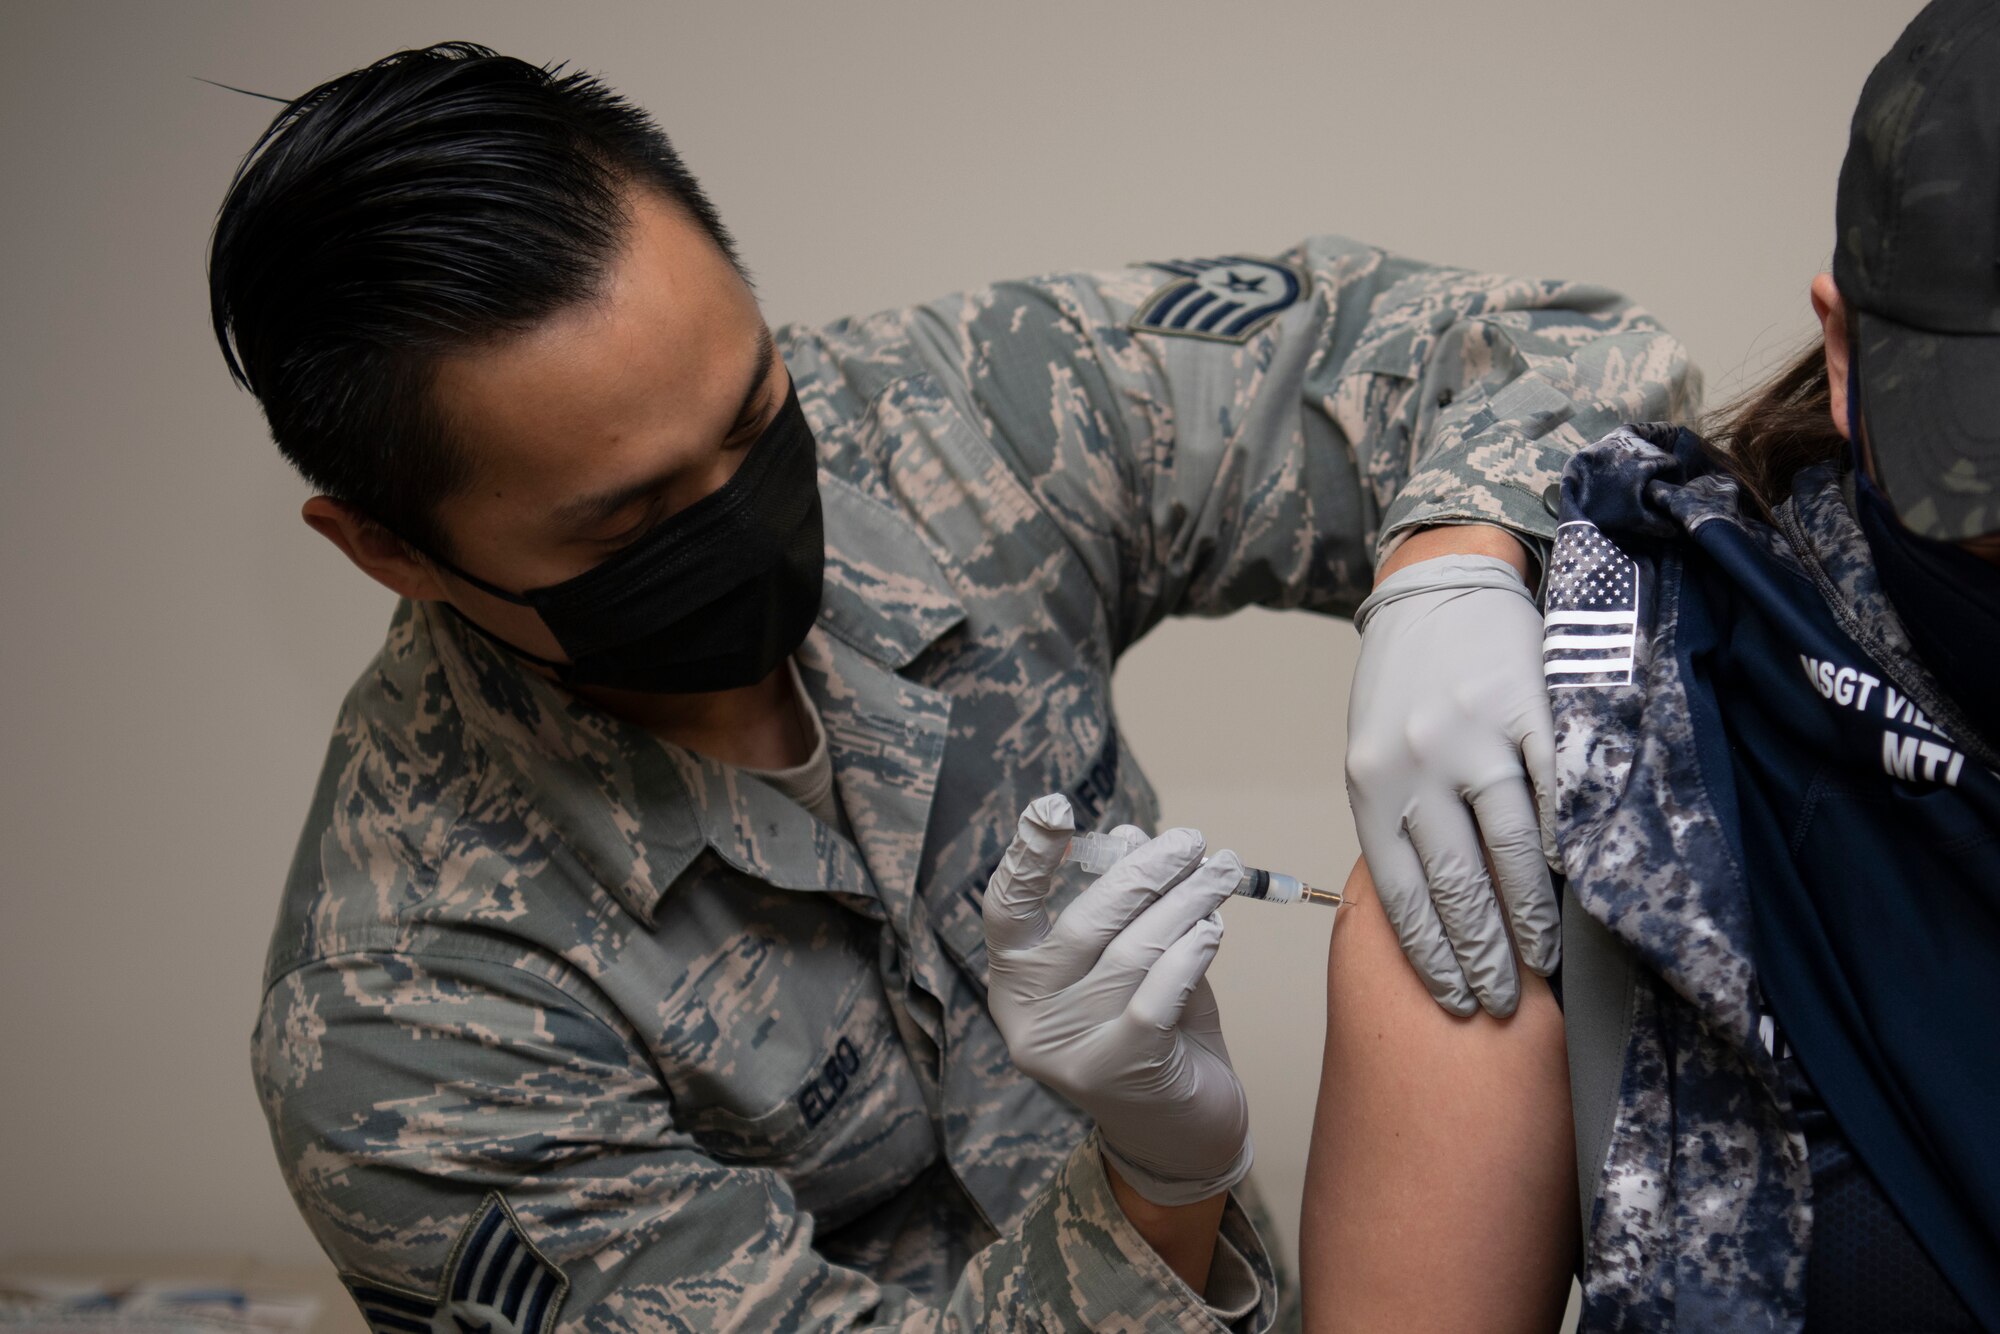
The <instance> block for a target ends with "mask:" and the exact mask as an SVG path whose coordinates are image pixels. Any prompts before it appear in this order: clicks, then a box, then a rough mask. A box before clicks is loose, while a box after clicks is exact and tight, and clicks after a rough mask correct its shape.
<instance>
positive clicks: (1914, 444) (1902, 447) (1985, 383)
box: [1833, 0, 2000, 539]
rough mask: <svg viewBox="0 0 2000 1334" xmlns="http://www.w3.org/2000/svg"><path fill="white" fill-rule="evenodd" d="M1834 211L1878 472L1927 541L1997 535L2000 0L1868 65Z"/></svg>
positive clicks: (1928, 12) (1950, 11) (1906, 41)
mask: <svg viewBox="0 0 2000 1334" xmlns="http://www.w3.org/2000/svg"><path fill="white" fill-rule="evenodd" d="M1836 217H1837V221H1838V229H1839V237H1838V243H1837V245H1836V248H1835V252H1834V261H1833V275H1834V280H1835V282H1837V283H1838V284H1839V286H1840V291H1841V294H1842V296H1843V297H1844V298H1845V299H1846V302H1847V304H1848V307H1849V309H1850V311H1851V312H1852V317H1853V321H1854V349H1855V355H1856V356H1857V357H1858V358H1859V375H1860V403H1861V407H1862V409H1863V411H1864V413H1865V420H1866V421H1867V424H1868V444H1869V449H1870V452H1871V454H1872V455H1873V459H1874V473H1875V480H1876V481H1877V483H1879V484H1880V485H1881V487H1882V489H1883V490H1885V491H1886V492H1888V494H1889V498H1890V500H1891V502H1892V503H1893V504H1894V505H1895V507H1896V512H1897V514H1898V516H1899V517H1901V518H1902V520H1903V522H1904V523H1905V524H1906V525H1907V526H1908V527H1909V528H1910V529H1911V530H1912V531H1914V532H1916V533H1919V534H1921V535H1923V536H1926V537H1937V538H1946V539H1955V538H1967V537H1976V536H1979V535H1981V534H1984V533H1990V532H1994V531H2000V0H1933V2H1932V3H1931V4H1929V5H1927V6H1925V8H1924V10H1923V12H1922V13H1920V14H1918V15H1917V17H1916V18H1915V19H1914V20H1912V21H1911V23H1910V26H1909V27H1908V28H1906V29H1904V31H1903V35H1902V37H1900V38H1899V39H1898V40H1897V42H1896V45H1895V46H1894V47H1892V48H1891V49H1890V51H1889V54H1888V55H1886V56H1884V57H1883V58H1882V61H1881V63H1880V64H1878V65H1876V66H1875V70H1874V72H1873V73H1872V74H1870V75H1869V76H1868V83H1867V85H1866V86H1865V87H1864V88H1863V89H1862V91H1861V102H1860V105H1859V106H1857V107H1856V108H1855V111H1854V125H1853V130H1852V133H1851V136H1850V139H1849V142H1848V147H1847V158H1846V161H1845V162H1843V163H1842V164H1841V169H1840V193H1839V199H1838V203H1837V205H1836Z"/></svg>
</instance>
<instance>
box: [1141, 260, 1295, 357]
mask: <svg viewBox="0 0 2000 1334" xmlns="http://www.w3.org/2000/svg"><path fill="white" fill-rule="evenodd" d="M1152 267H1153V268H1156V269H1165V270H1166V271H1167V272H1168V273H1172V274H1175V275H1178V276H1177V277H1176V278H1175V279H1174V281H1173V282H1170V283H1168V284H1167V285H1166V286H1165V287H1162V288H1161V289H1160V290H1159V291H1157V292H1155V293H1153V295H1152V296H1150V297H1148V298H1147V299H1146V304H1145V305H1143V306H1141V307H1139V311H1138V313H1137V314H1135V315H1134V316H1133V317H1132V324H1131V327H1132V328H1134V329H1136V330H1139V331H1140V332H1143V333H1157V334H1177V335H1179V336H1180V337H1183V338H1207V339H1211V340H1213V341H1215V342H1218V343H1240V342H1242V341H1243V340H1244V339H1246V338H1249V337H1250V336H1251V335H1252V334H1254V333H1256V332H1257V331H1258V330H1259V329H1262V328H1263V327H1264V326H1265V325H1267V324H1269V323H1270V322H1271V321H1272V320H1274V319H1276V318H1277V316H1278V312H1279V311H1282V310H1284V309H1285V308H1286V307H1288V306H1291V305H1293V304H1295V303H1296V302H1297V301H1298V299H1299V298H1300V297H1301V296H1303V295H1304V294H1305V291H1306V278H1305V275H1304V274H1302V273H1300V272H1299V271H1298V270H1297V269H1294V268H1292V267H1290V266H1289V265H1285V264H1278V263H1275V262H1273V261H1271V260H1268V259H1246V258H1244V257H1242V256H1240V255H1229V256H1225V257H1223V258H1221V259H1187V260H1172V261H1169V262H1167V263H1164V264H1155V265H1153V266H1152Z"/></svg>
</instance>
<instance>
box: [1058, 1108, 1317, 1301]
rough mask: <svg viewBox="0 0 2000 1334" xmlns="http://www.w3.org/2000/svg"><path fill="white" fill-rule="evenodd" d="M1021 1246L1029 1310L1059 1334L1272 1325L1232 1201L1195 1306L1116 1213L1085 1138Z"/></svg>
mask: <svg viewBox="0 0 2000 1334" xmlns="http://www.w3.org/2000/svg"><path fill="white" fill-rule="evenodd" d="M1021 1238H1022V1243H1023V1247H1024V1255H1023V1259H1024V1262H1025V1267H1026V1270H1027V1276H1028V1281H1029V1283H1030V1284H1031V1285H1032V1286H1033V1288H1034V1291H1035V1297H1036V1303H1037V1305H1040V1306H1042V1307H1044V1308H1046V1309H1049V1310H1051V1311H1052V1312H1059V1313H1060V1314H1061V1316H1062V1323H1063V1324H1064V1325H1066V1326H1067V1325H1082V1326H1083V1327H1086V1328H1091V1329H1095V1328H1099V1327H1104V1326H1109V1327H1123V1326H1129V1327H1133V1328H1140V1329H1172V1330H1186V1331H1190V1334H1192V1332H1193V1331H1214V1330H1224V1329H1226V1330H1232V1331H1240V1332H1241V1334H1263V1331H1265V1330H1268V1329H1269V1328H1270V1326H1271V1324H1272V1322H1273V1321H1274V1320H1275V1319H1276V1317H1277V1311H1278V1285H1277V1276H1276V1273H1275V1271H1274V1269H1273V1266H1272V1263H1271V1257H1270V1254H1269V1252H1268V1251H1266V1250H1265V1248H1264V1243H1263V1241H1262V1239H1261V1238H1259V1237H1258V1235H1257V1230H1256V1228H1255V1227H1253V1226H1252V1225H1251V1223H1250V1219H1249V1216H1248V1215H1247V1214H1246V1213H1244V1211H1243V1209H1242V1207H1241V1205H1240V1204H1239V1203H1238V1202H1237V1200H1236V1197H1235V1196H1234V1194H1232V1195H1231V1196H1230V1199H1229V1202H1228V1205H1227V1206H1226V1207H1225V1209H1224V1212H1223V1219H1222V1230H1221V1233H1220V1235H1219V1238H1218V1241H1217V1244H1216V1248H1215V1261H1214V1265H1213V1268H1212V1269H1211V1271H1210V1274H1209V1282H1208V1287H1209V1295H1208V1298H1207V1299H1206V1300H1204V1299H1203V1297H1202V1295H1201V1294H1200V1293H1197V1292H1196V1291H1195V1290H1194V1289H1193V1288H1190V1287H1189V1286H1188V1285H1187V1284H1186V1283H1184V1282H1182V1281H1181V1278H1180V1276H1179V1275H1178V1274H1176V1273H1174V1271H1173V1270H1172V1269H1171V1268H1169V1267H1168V1265H1167V1262H1166V1261H1165V1260H1162V1259H1161V1258H1160V1257H1159V1255H1158V1253H1156V1252H1155V1251H1154V1250H1153V1248H1152V1247H1151V1246H1150V1245H1148V1244H1147V1243H1146V1239H1145V1238H1144V1237H1142V1236H1140V1235H1139V1231H1138V1229H1137V1228H1135V1227H1133V1226H1132V1223H1131V1220H1129V1219H1128V1218H1126V1217H1125V1211H1124V1210H1123V1209H1120V1208H1119V1207H1118V1201H1117V1198H1116V1197H1115V1196H1113V1195H1112V1193H1111V1183H1110V1181H1109V1179H1108V1178H1107V1177H1106V1176H1105V1172H1104V1158H1103V1154H1102V1149H1101V1146H1100V1143H1099V1140H1098V1137H1097V1135H1095V1134H1092V1135H1091V1136H1090V1137H1089V1138H1087V1139H1086V1140H1084V1142H1083V1143H1082V1144H1079V1145H1078V1146H1077V1147H1076V1150H1075V1152H1073V1153H1072V1154H1071V1155H1070V1158H1069V1161H1068V1162H1067V1163H1066V1164H1064V1166H1063V1170H1062V1172H1061V1174H1060V1175H1058V1176H1057V1178H1056V1180H1055V1182H1054V1184H1053V1185H1052V1186H1051V1187H1050V1189H1049V1190H1048V1191H1047V1192H1046V1193H1045V1194H1044V1195H1043V1196H1042V1198H1041V1199H1040V1200H1039V1201H1037V1203H1036V1204H1035V1205H1034V1207H1033V1208H1032V1209H1031V1210H1030V1212H1029V1214H1028V1216H1027V1218H1026V1219H1024V1220H1023V1221H1022V1225H1021Z"/></svg>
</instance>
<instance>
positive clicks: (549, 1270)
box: [340, 1192, 569, 1334]
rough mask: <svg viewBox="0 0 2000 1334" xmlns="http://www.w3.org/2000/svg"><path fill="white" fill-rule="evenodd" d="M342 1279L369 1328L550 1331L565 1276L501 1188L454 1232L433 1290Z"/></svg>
mask: <svg viewBox="0 0 2000 1334" xmlns="http://www.w3.org/2000/svg"><path fill="white" fill-rule="evenodd" d="M340 1281H341V1282H342V1283H345V1284H346V1285H347V1291H348V1292H349V1293H350V1294H351V1295H352V1296H353V1298H354V1300H355V1303H356V1304H357V1305H359V1306H360V1307H361V1315H362V1318H363V1319H365V1320H367V1322H368V1328H369V1329H370V1330H372V1331H373V1332H374V1334H547V1332H548V1330H549V1329H550V1328H551V1327H553V1326H554V1324H555V1319H556V1311H557V1310H558V1308H560V1307H561V1306H562V1299H563V1294H564V1293H565V1292H567V1291H568V1290H569V1280H568V1279H566V1278H564V1277H563V1273H562V1270H560V1269H558V1268H556V1266H555V1265H553V1264H551V1263H550V1262H549V1260H548V1258H547V1257H546V1256H544V1255H543V1254H542V1253H541V1252H540V1251H538V1250H536V1249H535V1245H534V1243H533V1242H531V1241H529V1240H528V1234H527V1233H526V1232H525V1231H524V1230H523V1229H522V1227H521V1221H520V1220H519V1219H518V1218H516V1217H515V1216H514V1211H513V1209H512V1208H510V1207H509V1206H508V1204H507V1201H506V1200H505V1199H503V1198H502V1197H501V1196H500V1195H499V1193H498V1192H495V1193H494V1194H491V1195H488V1196H487V1197H486V1198H485V1200H483V1201H482V1202H481V1203H480V1206H479V1209H478V1211H477V1212H476V1213H474V1214H473V1216H472V1219H471V1221H470V1222H468V1223H467V1224H466V1225H465V1230H464V1231H463V1232H461V1233H459V1236H458V1243H457V1245H455V1246H453V1247H452V1251H451V1259H450V1261H449V1262H448V1263H447V1264H446V1265H445V1270H444V1278H443V1279H442V1280H441V1282H440V1284H439V1288H438V1291H437V1292H435V1293H431V1294H425V1293H420V1292H411V1291H409V1290H408V1289H405V1288H399V1287H395V1286H393V1285H391V1284H386V1283H377V1282H375V1281H374V1280H372V1279H366V1278H362V1277H361V1276H360V1275H358V1274H345V1273H344V1274H342V1275H341V1276H340Z"/></svg>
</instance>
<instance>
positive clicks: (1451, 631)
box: [1347, 556, 1562, 1016]
mask: <svg viewBox="0 0 2000 1334" xmlns="http://www.w3.org/2000/svg"><path fill="white" fill-rule="evenodd" d="M1354 620H1355V624H1356V625H1357V626H1359V627H1360V629H1361V660H1360V662H1359V664H1358V665H1357V666H1356V668H1355V673H1354V693H1353V694H1352V695H1351V696H1350V697H1349V700H1348V705H1347V794H1348V799H1349V801H1350V802H1351V803H1352V805H1353V807H1354V824H1355V828H1356V831H1357V832H1358V833H1359V834H1360V836H1361V853H1362V855H1363V856H1364V857H1366V858H1367V859H1368V869H1369V871H1370V873H1371V874H1373V876H1374V877H1375V887H1376V890H1377V891H1378V892H1379V893H1380V895H1381V897H1382V907H1383V909H1384V910H1385V911H1387V913H1388V914H1389V920H1390V922H1392V923H1393V924H1394V925H1395V928H1396V934H1397V936H1398V937H1400V938H1401V940H1402V943H1403V952H1404V953H1405V954H1407V955H1408V956H1409V958H1410V963H1411V964H1412V965H1414V966H1415V968H1416V970H1417V972H1418V973H1420V974H1422V975H1423V978H1424V981H1425V983H1426V984H1428V985H1429V987H1430V990H1431V995H1432V996H1434V997H1436V998H1437V1002H1438V1004H1440V1005H1442V1006H1444V1007H1445V1008H1446V1009H1447V1010H1450V1011H1451V1012H1452V1013H1454V1014H1460V1015H1467V1014H1471V1013H1472V1012H1473V1010H1474V1007H1475V1003H1476V1004H1477V1005H1483V1006H1485V1007H1486V1008H1487V1009H1488V1010H1490V1011H1491V1012H1492V1013H1494V1014H1497V1015H1503V1016H1504V1015H1509V1014H1512V1013H1513V1012H1514V1008H1515V1007H1516V1006H1517V1005H1519V1004H1520V1001H1521V982H1520V978H1519V977H1518V976H1517V975H1516V973H1515V971H1514V959H1513V954H1512V952H1511V951H1510V950H1509V948H1508V943H1507V923H1508V922H1511V923H1512V924H1513V931H1514V940H1515V942H1516V943H1517V944H1518V945H1519V947H1520V951H1521V958H1522V960H1523V961H1524V962H1525V963H1526V964H1527V965H1528V967H1530V968H1532V969H1534V970H1535V971H1536V972H1537V973H1541V974H1542V975H1543V976H1547V975H1548V974H1549V973H1550V972H1551V971H1552V970H1553V969H1554V968H1555V966H1556V964H1557V962H1558V960H1559V959H1560V958H1561V957H1562V932H1561V929H1560V928H1561V921H1560V918H1559V917H1558V915H1557V911H1556V897H1555V888H1554V885H1553V884H1552V882H1551V881H1550V878H1549V863H1550V861H1551V860H1552V859H1553V857H1554V850H1555V838H1554V828H1555V808H1554V800H1555V726H1554V723H1553V722H1552V721H1551V719H1550V716H1549V697H1548V689H1547V687H1546V686H1545V685H1544V684H1543V679H1542V618H1541V615H1540V613H1539V612H1538V611H1537V610H1536V608H1535V602H1534V595H1533V594H1532V593H1530V592H1529V590H1528V587H1527V585H1525V584H1524V583H1522V582H1521V577H1520V576H1519V575H1518V574H1516V573H1515V572H1514V569H1513V567H1512V566H1510V565H1508V564H1507V562H1505V561H1503V560H1496V559H1494V558H1493V557H1491V556H1440V557H1438V558H1436V559H1435V560H1426V561H1419V562H1417V563H1416V564H1414V565H1411V566H1409V567H1407V568H1405V569H1401V570H1398V571H1396V573H1394V574H1392V575H1390V576H1389V577H1388V578H1387V579H1385V580H1383V581H1382V584H1381V585H1380V586H1379V587H1378V588H1376V590H1375V591H1374V592H1373V593H1372V594H1370V595H1369V597H1368V599H1367V601H1365V602H1363V603H1362V604H1361V607H1360V608H1359V609H1358V610H1357V611H1356V612H1355V614H1354ZM1482 842H1483V843H1484V844H1485V847H1486V851H1487V852H1488V853H1490V854H1491V856H1492V859H1493V869H1494V870H1495V871H1496V872H1497V873H1498V875H1499V878H1500V895H1499V898H1497V899H1496V898H1495V896H1494V892H1493V883H1492V881H1491V880H1490V879H1489V878H1488V876H1487V873H1486V867H1485V864H1484V862H1483V860H1482V858H1481V856H1480V844H1481V843H1482ZM1503 904H1504V907H1505V913H1506V917H1505V920H1503V918H1502V907H1503Z"/></svg>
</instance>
